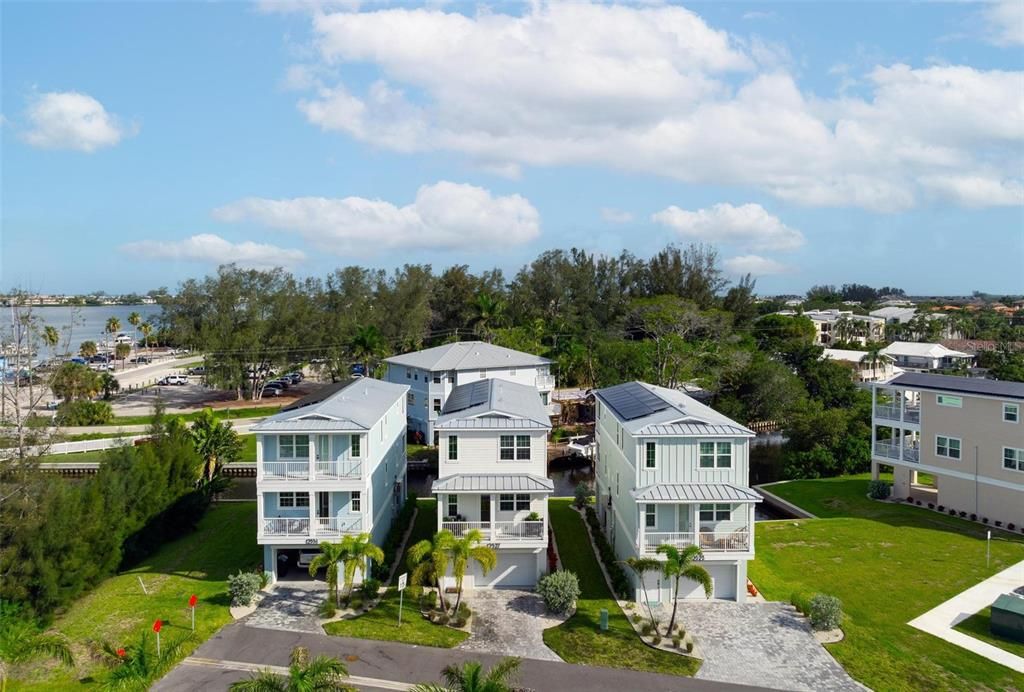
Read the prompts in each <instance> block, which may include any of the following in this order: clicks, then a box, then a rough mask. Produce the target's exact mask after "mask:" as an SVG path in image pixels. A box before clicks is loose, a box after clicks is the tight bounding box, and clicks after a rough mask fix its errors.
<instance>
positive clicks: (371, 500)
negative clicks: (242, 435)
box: [252, 378, 409, 579]
mask: <svg viewBox="0 0 1024 692" xmlns="http://www.w3.org/2000/svg"><path fill="white" fill-rule="evenodd" d="M408 389H409V388H408V387H407V386H405V385H399V384H392V383H390V382H382V381H380V380H374V379H370V378H361V379H356V380H352V381H351V382H348V383H344V384H339V385H330V386H328V387H326V388H324V389H323V390H321V391H320V392H317V393H316V394H313V395H310V396H308V397H305V398H303V399H300V400H298V401H296V402H295V403H294V404H291V405H290V406H288V407H286V408H284V409H283V410H282V411H281V412H280V413H277V414H275V415H273V416H270V417H269V418H267V419H265V420H263V421H261V422H260V423H258V424H257V425H254V426H253V427H252V431H253V432H254V433H255V434H256V469H257V470H256V502H257V507H258V515H257V516H258V523H257V542H258V543H259V544H260V545H262V546H263V562H264V569H265V570H266V571H267V572H269V573H270V574H272V575H274V578H275V579H276V577H277V573H278V570H279V568H281V567H283V566H285V565H287V566H288V567H290V568H291V569H292V570H293V571H292V574H293V575H294V574H295V572H294V569H295V568H296V567H297V566H298V567H301V566H302V564H303V563H308V559H309V557H310V553H314V552H316V551H317V545H318V544H319V543H320V542H321V541H335V540H340V538H341V537H343V536H345V535H346V534H359V533H364V532H365V533H369V534H370V536H371V538H372V540H373V542H374V543H375V544H377V545H382V544H383V542H384V539H385V537H386V536H387V533H388V530H389V529H390V528H391V522H392V520H393V519H394V517H395V516H397V514H398V511H399V510H400V509H401V507H402V504H403V503H404V502H405V497H406V448H405V431H406V427H405V421H406V408H405V400H406V392H407V391H408Z"/></svg>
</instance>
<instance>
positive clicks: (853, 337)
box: [775, 308, 885, 346]
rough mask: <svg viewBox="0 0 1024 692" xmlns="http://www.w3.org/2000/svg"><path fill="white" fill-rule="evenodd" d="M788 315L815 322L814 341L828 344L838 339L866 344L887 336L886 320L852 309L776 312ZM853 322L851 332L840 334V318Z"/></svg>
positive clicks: (824, 344)
mask: <svg viewBox="0 0 1024 692" xmlns="http://www.w3.org/2000/svg"><path fill="white" fill-rule="evenodd" d="M775 314H777V315H785V316H787V317H795V316H798V315H800V316H803V317H807V318H808V319H810V320H811V322H812V323H813V324H814V343H816V344H820V345H822V346H828V345H830V344H833V343H836V342H838V341H849V342H853V343H858V344H861V345H864V344H866V343H868V342H869V341H882V340H883V339H884V338H885V320H884V319H882V318H880V317H872V316H870V315H858V314H856V313H854V312H852V311H850V310H837V309H834V308H833V309H831V310H805V311H804V312H803V313H797V312H794V311H792V310H780V311H779V312H777V313H775ZM843 319H845V320H848V321H849V322H852V323H853V329H852V330H851V333H850V334H847V335H843V336H840V334H839V333H838V331H839V330H837V329H836V325H837V324H838V323H839V322H840V320H843Z"/></svg>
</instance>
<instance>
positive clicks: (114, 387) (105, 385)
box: [100, 372, 121, 401]
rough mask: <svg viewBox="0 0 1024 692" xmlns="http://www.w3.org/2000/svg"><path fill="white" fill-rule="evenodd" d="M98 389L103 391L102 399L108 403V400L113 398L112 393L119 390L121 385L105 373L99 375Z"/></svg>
mask: <svg viewBox="0 0 1024 692" xmlns="http://www.w3.org/2000/svg"><path fill="white" fill-rule="evenodd" d="M100 389H101V390H102V391H103V398H104V399H106V400H107V401H110V398H111V397H112V396H114V392H116V391H118V390H119V389H121V383H120V382H118V381H117V378H116V377H114V376H113V375H111V374H110V373H109V372H105V373H103V374H102V375H100Z"/></svg>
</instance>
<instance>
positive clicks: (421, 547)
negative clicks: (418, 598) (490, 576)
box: [407, 529, 498, 613]
mask: <svg viewBox="0 0 1024 692" xmlns="http://www.w3.org/2000/svg"><path fill="white" fill-rule="evenodd" d="M483 540H484V534H483V532H481V531H480V529H470V530H469V531H466V532H465V533H463V534H462V535H461V536H459V537H457V536H455V535H454V534H453V533H452V532H451V531H448V530H442V531H438V532H437V533H435V534H434V536H433V537H432V538H430V539H429V540H428V539H424V540H422V541H420V542H419V543H417V544H416V545H414V546H412V547H411V548H409V557H408V558H407V559H408V564H409V569H410V570H412V574H411V575H410V579H411V581H412V583H413V584H417V585H420V586H424V585H430V584H433V585H434V586H435V587H437V594H438V601H439V603H440V605H441V610H442V611H444V612H447V611H448V607H447V604H446V603H445V599H444V589H443V588H442V586H441V582H442V580H443V579H444V578H445V577H446V576H448V567H449V565H450V566H451V568H452V574H451V576H452V577H454V579H455V591H456V597H455V604H454V605H453V606H452V612H453V613H456V612H458V610H459V604H460V603H461V602H462V584H463V581H464V579H465V577H466V570H467V569H468V568H469V566H470V564H471V563H474V562H475V563H476V564H478V565H479V566H480V569H481V571H482V572H483V573H484V574H487V573H488V572H490V571H491V570H492V569H494V567H495V566H496V565H497V564H498V554H497V553H496V552H495V551H494V549H493V548H491V547H489V546H486V545H483Z"/></svg>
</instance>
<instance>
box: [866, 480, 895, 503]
mask: <svg viewBox="0 0 1024 692" xmlns="http://www.w3.org/2000/svg"><path fill="white" fill-rule="evenodd" d="M891 490H892V488H891V486H890V485H889V484H888V483H886V482H885V481H871V482H869V483H868V497H870V498H871V499H872V500H884V499H886V498H888V497H889V493H890V492H891Z"/></svg>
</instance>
